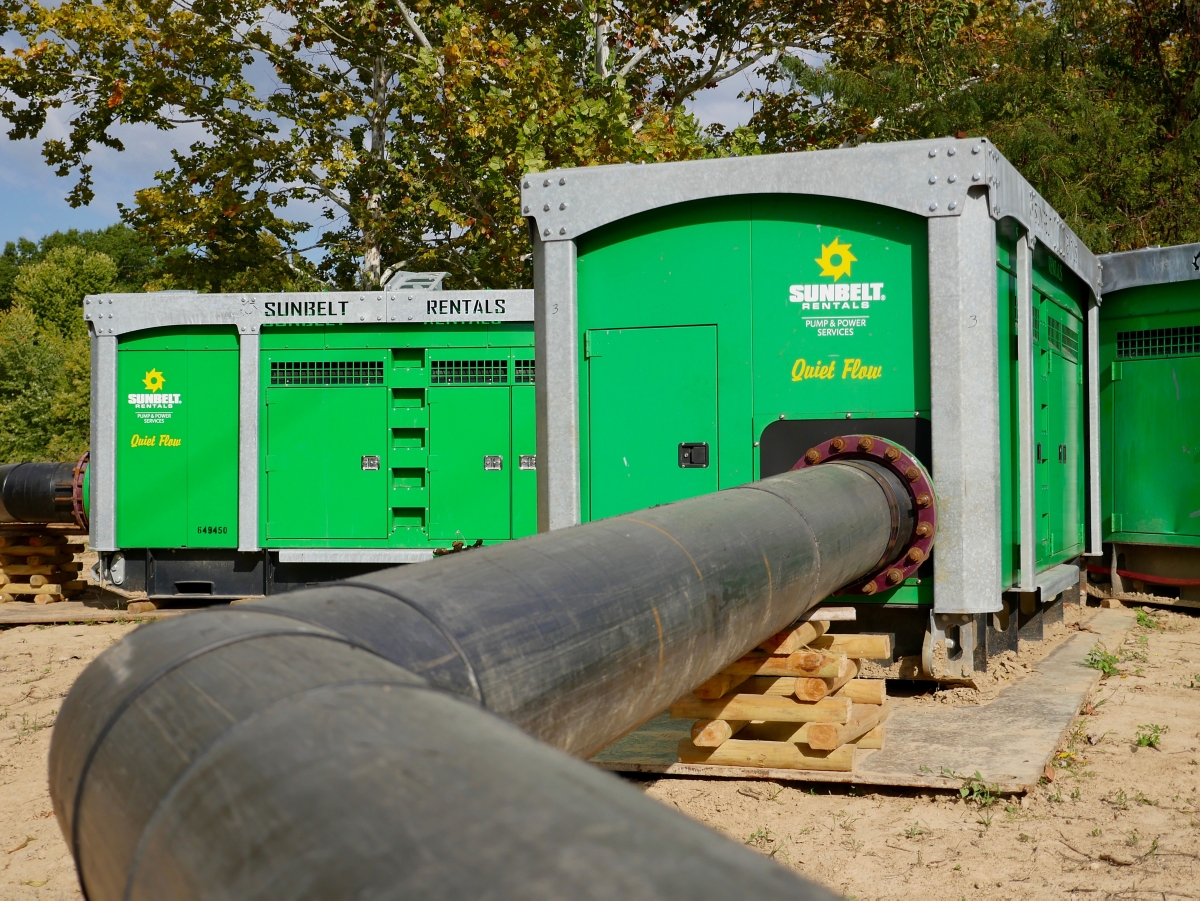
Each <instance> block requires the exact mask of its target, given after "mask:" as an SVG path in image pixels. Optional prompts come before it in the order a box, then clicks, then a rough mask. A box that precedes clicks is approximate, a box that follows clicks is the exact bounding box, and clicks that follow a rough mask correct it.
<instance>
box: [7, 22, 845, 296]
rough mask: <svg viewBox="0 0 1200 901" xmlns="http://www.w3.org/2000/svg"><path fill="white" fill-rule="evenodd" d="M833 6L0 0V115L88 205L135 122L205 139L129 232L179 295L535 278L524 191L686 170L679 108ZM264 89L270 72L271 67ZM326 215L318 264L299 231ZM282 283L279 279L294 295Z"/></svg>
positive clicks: (689, 133) (170, 172)
mask: <svg viewBox="0 0 1200 901" xmlns="http://www.w3.org/2000/svg"><path fill="white" fill-rule="evenodd" d="M833 8H834V5H833V4H832V2H830V0H705V2H703V3H702V4H700V5H699V6H698V7H694V8H691V14H687V15H684V14H682V13H683V12H684V10H683V9H682V8H681V7H679V6H678V4H674V3H666V2H663V0H639V2H633V3H616V2H609V0H570V2H562V0H534V2H522V3H515V2H511V0H461V2H458V3H456V4H433V3H431V2H430V0H415V2H411V0H410V3H408V4H406V3H405V2H401V0H397V2H395V3H388V4H378V3H375V2H374V0H336V2H333V3H324V2H322V3H318V2H314V0H283V2H278V3H276V2H267V0H244V2H242V3H238V4H186V5H184V4H162V3H158V2H156V0H107V2H105V3H102V4H96V3H93V2H92V0H63V2H55V3H52V4H46V5H43V4H42V3H40V2H38V0H0V33H5V34H6V36H7V37H8V40H6V42H5V46H6V47H13V48H14V49H12V50H11V51H7V52H4V53H0V115H3V116H4V117H5V118H7V119H8V121H9V122H10V123H11V125H12V128H11V131H10V136H11V137H13V138H16V139H23V138H38V137H39V136H40V135H41V132H42V130H43V128H44V126H45V124H46V122H47V117H48V115H49V114H50V112H51V111H53V110H57V109H61V108H63V107H67V106H69V107H70V108H71V109H72V110H73V112H72V118H71V120H70V125H69V134H68V136H66V137H65V138H62V139H59V138H53V139H50V140H45V141H43V150H44V155H45V158H46V160H47V162H48V163H49V164H50V165H51V166H53V167H55V171H56V172H57V173H58V174H60V175H63V176H67V175H72V174H74V175H76V176H77V180H76V183H75V185H74V187H73V188H72V189H71V192H70V194H69V200H70V201H71V202H72V203H73V204H82V203H87V202H89V201H90V200H91V198H92V194H93V191H92V181H91V179H92V174H91V168H90V165H89V163H88V154H89V152H90V148H92V147H95V146H105V147H109V148H112V149H116V150H121V149H123V144H122V142H121V140H120V138H119V137H118V135H117V133H116V131H115V129H116V127H117V126H121V125H130V124H144V125H151V126H153V127H155V128H158V129H163V130H169V129H173V128H176V127H178V126H179V125H181V124H187V125H189V126H192V127H195V128H199V129H201V130H203V132H204V138H203V140H197V141H196V142H195V143H193V144H192V145H191V146H189V147H188V148H187V149H186V150H183V149H181V150H178V151H176V152H175V154H174V160H173V164H172V166H171V167H170V168H168V169H165V170H164V171H162V172H159V173H156V175H155V180H156V184H155V185H153V186H151V187H147V188H146V189H145V190H142V191H139V192H138V193H137V195H136V204H135V205H134V206H133V207H131V208H129V209H127V210H125V211H124V214H125V217H126V221H127V222H128V223H130V224H132V225H134V226H135V227H136V228H137V229H138V230H139V231H140V232H141V233H143V234H144V235H145V236H146V237H147V238H148V239H149V240H150V241H151V242H152V244H153V246H154V247H155V249H156V251H157V253H158V254H159V255H160V257H162V258H163V261H164V269H165V272H166V273H167V275H168V276H169V277H170V278H171V279H173V280H174V282H175V283H177V284H179V285H181V286H189V287H196V288H200V289H207V290H231V289H233V288H234V287H235V286H238V287H253V286H257V285H264V286H270V287H275V288H279V287H285V286H287V285H289V284H295V285H300V286H307V285H309V284H311V283H312V280H313V279H315V278H321V279H325V280H328V281H329V282H332V283H334V284H337V285H339V286H344V287H349V286H352V285H354V284H367V285H371V284H375V283H377V282H378V280H379V278H380V276H381V275H382V273H383V272H384V271H385V270H386V269H388V268H395V269H415V268H421V269H431V268H440V269H446V270H448V271H450V272H451V273H452V275H451V278H450V280H449V282H448V284H449V285H450V286H457V287H461V286H471V285H476V284H490V285H493V286H495V287H504V286H509V285H516V284H528V283H529V282H530V281H531V275H530V253H529V251H530V248H529V242H528V236H527V233H526V225H525V221H524V218H523V214H522V212H521V210H520V208H519V205H518V202H517V201H518V196H517V188H516V180H517V177H518V176H519V175H520V174H522V173H523V172H526V171H530V170H533V171H538V170H541V169H544V168H547V167H551V166H576V165H596V164H603V163H622V162H640V161H652V160H667V159H686V158H691V157H694V156H699V155H702V154H703V153H704V152H705V149H706V146H707V145H706V143H705V141H704V139H703V138H702V136H701V135H700V134H699V133H698V131H697V129H696V126H695V122H694V121H693V120H692V118H691V117H690V116H689V115H688V113H687V112H686V110H685V107H684V104H685V102H686V101H687V100H688V99H689V98H691V97H693V96H695V94H696V93H697V92H698V91H700V90H703V89H704V88H706V87H710V86H713V85H715V84H717V83H718V82H720V81H721V80H723V79H726V78H730V77H733V76H735V75H737V74H738V73H739V72H742V71H743V70H744V69H746V68H747V67H748V66H751V65H754V64H755V63H757V62H759V61H760V60H762V59H764V58H768V57H770V56H772V55H774V54H776V53H778V52H779V51H780V50H782V49H783V48H803V47H809V48H812V49H818V48H820V47H821V46H822V42H823V41H824V40H825V33H826V25H827V24H828V21H829V17H830V15H831V11H832V9H833ZM264 71H265V72H269V73H270V77H269V78H264V77H263V74H262V73H263V72H264ZM293 201H305V202H308V203H311V204H316V205H318V206H319V207H320V208H321V215H322V216H323V217H324V220H325V223H326V225H325V227H326V230H325V231H324V233H323V234H322V235H321V237H320V238H319V239H318V241H317V242H316V245H315V247H316V248H319V249H321V250H322V251H324V253H325V254H326V256H325V261H324V265H323V266H322V267H321V270H320V271H319V272H318V271H315V270H314V269H313V268H312V267H311V265H309V264H308V263H307V261H306V260H305V259H304V258H303V257H302V256H301V255H300V254H301V253H302V252H303V251H304V249H303V248H300V247H298V246H297V245H298V242H299V236H300V235H301V234H303V233H305V232H306V231H308V230H309V228H310V226H312V225H313V223H309V222H300V221H295V220H293V219H291V218H289V217H288V216H287V215H286V209H287V207H288V204H289V203H292V202H293ZM289 280H290V281H289Z"/></svg>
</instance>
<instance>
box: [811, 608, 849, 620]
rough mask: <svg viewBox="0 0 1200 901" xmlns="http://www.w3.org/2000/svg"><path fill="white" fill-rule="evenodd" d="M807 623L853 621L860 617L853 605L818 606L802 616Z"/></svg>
mask: <svg viewBox="0 0 1200 901" xmlns="http://www.w3.org/2000/svg"><path fill="white" fill-rule="evenodd" d="M801 618H802V619H803V620H804V622H806V623H852V622H854V621H855V620H856V619H858V611H857V610H856V609H854V608H853V607H818V608H817V609H816V610H810V611H809V612H808V613H806V614H804V616H803V617H801Z"/></svg>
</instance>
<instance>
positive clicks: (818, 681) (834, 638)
mask: <svg viewBox="0 0 1200 901" xmlns="http://www.w3.org/2000/svg"><path fill="white" fill-rule="evenodd" d="M828 626H829V624H828V623H827V622H805V623H801V624H800V625H798V626H795V627H793V628H790V629H787V630H785V631H783V632H780V633H779V634H777V635H774V636H772V637H771V638H769V639H768V640H767V641H765V642H763V644H762V645H760V646H759V649H758V650H757V651H755V652H753V653H751V654H748V655H746V656H745V657H743V658H742V659H740V660H737V661H735V662H734V663H733V664H731V665H730V666H728V667H726V669H725V670H724V671H722V672H721V673H719V674H718V675H716V676H714V677H713V678H711V679H709V680H708V681H707V682H705V683H704V684H703V685H701V686H699V687H698V688H697V689H696V690H695V691H694V692H693V693H692V694H690V695H687V696H686V697H683V698H681V699H680V700H678V701H676V702H675V703H674V704H672V705H671V716H672V717H676V718H679V719H694V720H696V722H695V724H694V725H693V726H692V737H691V738H690V739H687V738H685V739H683V740H682V741H681V742H680V743H679V760H680V762H681V763H704V764H710V765H716V766H751V767H769V768H773V769H789V770H834V771H841V772H852V771H853V770H854V758H855V753H856V751H857V749H858V748H863V749H877V748H882V747H883V731H884V729H883V725H882V724H883V721H884V719H886V718H887V714H888V706H887V683H886V682H885V681H883V680H882V679H859V678H857V676H858V672H859V661H860V660H864V659H869V660H874V659H879V658H889V659H890V658H891V655H892V649H891V641H890V640H889V638H888V636H886V635H828V634H826V630H827V628H828ZM734 736H736V738H735V737H734Z"/></svg>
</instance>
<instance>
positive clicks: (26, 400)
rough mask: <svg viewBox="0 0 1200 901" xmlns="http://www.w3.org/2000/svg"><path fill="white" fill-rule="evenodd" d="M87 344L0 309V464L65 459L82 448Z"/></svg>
mask: <svg viewBox="0 0 1200 901" xmlns="http://www.w3.org/2000/svg"><path fill="white" fill-rule="evenodd" d="M89 353H90V348H89V342H88V339H87V337H86V336H84V335H73V336H69V337H68V336H63V335H61V334H59V333H58V332H57V331H55V330H52V329H44V328H42V327H40V326H39V324H38V321H37V318H36V317H35V316H34V314H33V313H32V312H31V311H29V310H28V309H26V308H25V307H22V306H16V307H13V308H12V309H10V310H8V311H5V312H3V313H0V462H4V463H20V462H38V461H57V460H71V459H74V458H76V457H78V456H79V455H80V454H82V453H83V452H84V451H85V450H87V447H88V426H89V423H88V411H89V410H90V408H91V404H90V395H91V365H90V363H89Z"/></svg>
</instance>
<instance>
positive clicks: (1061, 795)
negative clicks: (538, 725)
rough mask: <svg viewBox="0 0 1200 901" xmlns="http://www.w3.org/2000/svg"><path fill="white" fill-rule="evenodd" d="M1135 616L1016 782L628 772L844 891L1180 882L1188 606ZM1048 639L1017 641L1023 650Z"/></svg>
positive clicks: (1147, 887) (1058, 892)
mask: <svg viewBox="0 0 1200 901" xmlns="http://www.w3.org/2000/svg"><path fill="white" fill-rule="evenodd" d="M1085 616H1086V614H1085ZM1139 620H1141V621H1142V622H1141V624H1140V625H1138V626H1136V627H1135V628H1134V630H1133V632H1132V633H1131V635H1130V638H1129V639H1128V640H1127V641H1126V642H1125V643H1124V644H1123V645H1122V646H1121V647H1119V648H1106V649H1100V650H1101V652H1102V653H1104V654H1107V655H1109V656H1108V657H1106V658H1103V660H1098V661H1097V662H1098V663H1100V662H1104V663H1108V664H1109V665H1110V667H1111V668H1114V669H1115V672H1114V674H1113V675H1112V676H1111V677H1109V678H1107V679H1105V680H1104V681H1102V682H1101V684H1100V686H1099V688H1098V689H1097V690H1096V691H1095V692H1093V694H1092V696H1091V697H1090V698H1089V700H1088V703H1087V704H1085V706H1084V710H1085V711H1088V713H1087V715H1082V716H1079V717H1077V719H1076V721H1075V724H1074V726H1073V728H1072V729H1071V731H1070V733H1069V734H1068V736H1067V737H1066V739H1065V740H1064V742H1063V743H1062V746H1061V747H1060V749H1059V751H1058V753H1057V754H1056V755H1055V759H1054V765H1053V767H1052V768H1050V770H1049V771H1048V774H1047V775H1048V776H1049V777H1050V778H1051V781H1049V782H1047V783H1045V784H1043V785H1041V786H1040V787H1039V788H1038V789H1037V790H1036V791H1034V792H1033V793H1031V794H1030V795H1028V796H1026V797H1024V798H1000V797H996V796H995V795H994V794H993V793H992V792H991V791H990V790H989V787H988V786H986V785H982V784H979V783H972V782H971V781H969V780H968V781H964V785H963V790H964V791H965V794H966V797H962V796H961V795H960V794H959V793H953V792H950V793H929V792H923V793H919V794H918V793H912V792H905V791H891V790H889V791H879V790H872V791H866V790H863V789H857V790H855V789H853V788H841V787H831V786H828V785H824V786H806V785H803V784H797V783H787V784H784V783H770V782H747V781H726V780H705V779H696V778H679V777H667V778H660V779H653V780H650V779H647V780H645V781H643V782H642V784H643V785H644V786H645V788H646V792H647V794H649V795H650V796H651V797H653V798H657V799H659V800H661V801H663V802H664V803H666V804H669V805H671V806H673V807H675V808H676V809H678V810H680V811H681V812H683V813H685V814H687V815H688V816H691V817H693V818H694V819H696V820H699V821H700V822H703V823H705V824H707V825H709V826H712V827H713V828H716V829H719V830H721V831H722V832H724V833H726V834H727V835H728V836H729V837H730V838H732V839H734V840H735V841H738V842H742V843H744V844H746V845H748V846H750V847H752V848H756V849H758V850H760V851H761V852H762V853H764V854H768V855H771V856H773V857H774V858H775V859H776V860H778V861H779V862H780V863H782V864H784V865H785V866H789V867H792V868H793V869H796V870H798V871H800V872H801V873H803V874H804V875H806V876H808V877H810V878H813V879H816V880H818V881H820V882H822V883H824V884H825V885H827V886H829V887H830V888H832V889H833V890H835V891H837V892H839V893H841V894H843V895H845V896H846V897H852V898H857V899H867V898H870V899H900V898H921V899H927V898H984V897H986V898H1012V899H1018V898H1020V899H1026V898H1063V897H1073V898H1110V897H1125V896H1126V895H1128V897H1131V898H1132V897H1134V896H1137V897H1141V896H1142V895H1147V896H1149V895H1154V896H1156V897H1164V898H1173V897H1174V898H1178V897H1193V896H1194V895H1195V894H1196V888H1195V887H1196V885H1198V884H1200V849H1198V847H1197V844H1198V842H1197V839H1198V838H1200V797H1198V791H1200V732H1198V730H1200V620H1198V619H1197V618H1195V617H1192V616H1189V615H1184V614H1179V613H1173V612H1167V611H1158V612H1155V613H1143V614H1142V615H1141V616H1140V617H1139ZM1068 628H1069V627H1068ZM1085 628H1086V621H1085ZM1065 631H1066V629H1064V632H1065ZM1048 650H1049V649H1048V648H1038V647H1034V646H1031V647H1030V648H1029V649H1028V651H1029V654H1030V658H1031V659H1032V658H1033V657H1034V655H1036V656H1037V657H1038V658H1039V659H1040V657H1041V656H1044V653H1045V652H1047V651H1048ZM1025 653H1026V648H1024V647H1023V648H1022V653H1021V655H1018V657H1017V659H1016V660H1015V661H1010V663H1009V666H1007V667H1006V666H1004V665H1003V664H998V667H997V675H998V678H1000V679H1003V680H1004V681H1005V684H1009V681H1010V680H1011V679H1019V678H1022V677H1023V672H1024V671H1025V667H1024V666H1021V663H1022V659H1021V658H1022V657H1023V656H1024V654H1025ZM1110 658H1111V659H1110ZM1013 666H1016V667H1018V668H1019V669H1020V671H1017V670H1015V669H1012V667H1013ZM1001 670H1003V673H1001V672H1000V671H1001ZM989 673H990V671H989ZM1005 677H1007V678H1005ZM972 690H973V691H978V692H980V694H979V695H978V696H976V697H973V698H966V697H964V696H955V697H957V698H958V702H971V703H978V702H979V701H980V700H981V699H983V696H984V694H985V693H986V692H987V691H989V690H990V689H988V688H987V686H984V687H983V688H980V689H972ZM951 691H952V692H959V691H962V689H952V690H951ZM948 700H949V699H948ZM928 703H938V701H937V700H936V699H929V700H928ZM1155 727H1158V728H1157V729H1156V728H1155ZM1139 737H1140V740H1141V742H1142V744H1141V746H1139V744H1138V741H1139ZM1155 738H1156V739H1157V740H1156V741H1152V739H1155ZM1155 744H1157V747H1155V746H1154V745H1155Z"/></svg>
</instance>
